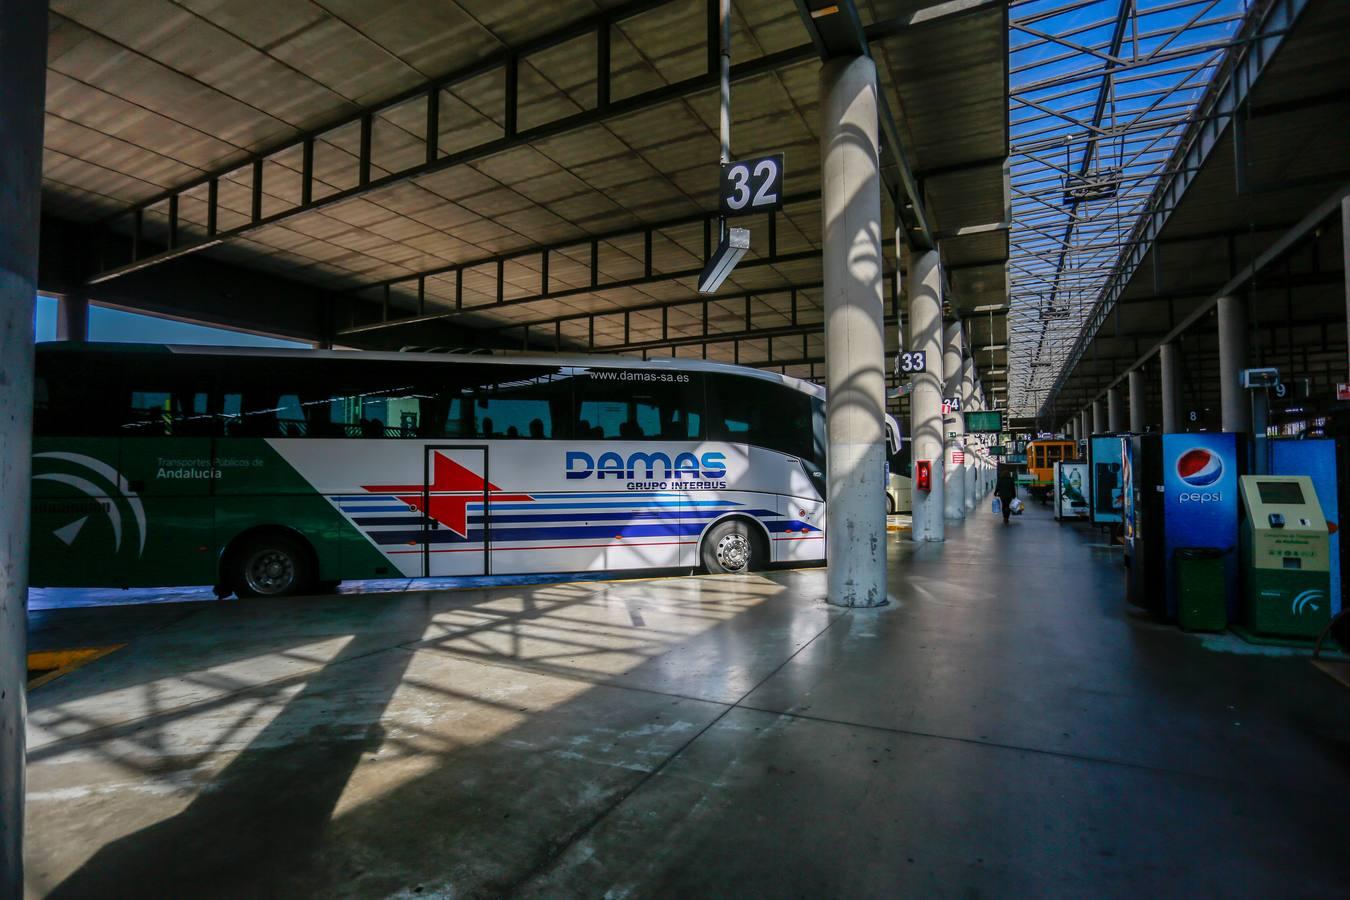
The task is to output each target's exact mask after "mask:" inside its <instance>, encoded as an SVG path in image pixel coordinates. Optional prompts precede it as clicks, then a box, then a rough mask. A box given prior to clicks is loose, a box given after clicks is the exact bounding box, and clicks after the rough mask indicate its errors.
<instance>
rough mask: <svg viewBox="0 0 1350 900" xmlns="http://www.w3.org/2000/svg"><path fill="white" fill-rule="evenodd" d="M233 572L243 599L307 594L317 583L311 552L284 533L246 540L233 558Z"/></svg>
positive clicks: (232, 582) (233, 583)
mask: <svg viewBox="0 0 1350 900" xmlns="http://www.w3.org/2000/svg"><path fill="white" fill-rule="evenodd" d="M229 569H230V571H229V573H228V576H229V583H230V585H231V586H232V587H233V588H234V592H235V594H236V595H238V596H240V597H285V596H289V595H292V594H303V593H305V592H307V591H308V590H309V589H310V588H311V587H312V585H313V583H314V567H313V563H312V562H311V559H310V555H309V553H308V550H307V548H306V547H304V546H303V545H302V544H301V543H300V542H299V541H297V540H296V539H295V538H292V537H290V536H289V535H286V534H284V533H282V532H265V533H262V534H257V535H253V536H251V537H248V538H246V539H245V540H244V541H243V542H242V543H241V544H240V545H239V547H237V548H236V549H235V550H234V552H232V553H231V554H230V564H229Z"/></svg>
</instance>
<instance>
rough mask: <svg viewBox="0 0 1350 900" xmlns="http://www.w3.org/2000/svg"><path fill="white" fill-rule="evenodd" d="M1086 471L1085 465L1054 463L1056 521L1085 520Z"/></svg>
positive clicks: (1079, 463) (1086, 507)
mask: <svg viewBox="0 0 1350 900" xmlns="http://www.w3.org/2000/svg"><path fill="white" fill-rule="evenodd" d="M1087 470H1088V467H1087V463H1081V462H1057V463H1055V518H1056V519H1060V520H1063V519H1083V518H1087V515H1088V501H1087V481H1088V472H1087Z"/></svg>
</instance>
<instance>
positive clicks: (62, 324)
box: [56, 294, 89, 341]
mask: <svg viewBox="0 0 1350 900" xmlns="http://www.w3.org/2000/svg"><path fill="white" fill-rule="evenodd" d="M56 339H57V340H58V341H87V340H89V298H88V297H86V296H84V295H83V294H66V295H64V296H62V297H61V298H59V299H58V300H57V301H56Z"/></svg>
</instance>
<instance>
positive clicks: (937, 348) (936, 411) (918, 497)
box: [909, 250, 945, 541]
mask: <svg viewBox="0 0 1350 900" xmlns="http://www.w3.org/2000/svg"><path fill="white" fill-rule="evenodd" d="M909 333H910V342H909V349H910V350H911V351H918V350H922V351H923V353H924V356H925V358H926V360H927V363H928V366H927V371H925V372H922V373H920V374H918V375H915V376H914V377H913V379H912V382H913V385H914V388H913V390H912V391H910V397H909V408H910V434H911V435H912V436H913V457H914V462H915V466H916V468H917V465H918V462H919V461H920V460H928V461H929V463H930V464H931V466H932V490H931V491H921V490H919V489H918V487H917V482H916V486H915V487H914V489H913V492H912V498H911V503H912V505H913V507H914V514H913V515H914V525H913V528H912V530H911V531H910V534H911V535H912V536H913V538H914V540H916V541H940V540H942V539H943V537H944V531H945V527H944V524H943V512H942V495H943V491H942V463H943V453H942V445H943V435H942V387H943V377H942V273H941V270H940V269H939V266H938V255H937V252H936V251H932V250H929V251H926V252H922V253H915V254H914V255H913V256H912V258H911V260H910V273H909Z"/></svg>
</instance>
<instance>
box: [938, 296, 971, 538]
mask: <svg viewBox="0 0 1350 900" xmlns="http://www.w3.org/2000/svg"><path fill="white" fill-rule="evenodd" d="M963 344H964V341H963V340H962V334H961V323H960V322H952V323H951V324H950V325H948V326H947V329H946V331H945V332H944V340H943V349H942V374H943V378H944V383H945V387H944V389H943V397H944V398H946V399H952V398H959V397H960V396H961V366H962V361H963V360H962V355H963V354H962V351H963ZM965 434H966V425H965V421H964V420H963V419H962V417H961V414H960V413H959V412H955V411H953V412H949V413H947V414H946V415H945V416H943V417H942V435H943V437H944V438H946V441H945V444H944V446H945V448H946V452H945V454H944V458H945V467H944V469H943V471H944V473H945V479H944V482H943V491H944V492H945V494H944V497H945V499H944V500H943V514H944V515H945V516H946V517H947V518H948V519H952V520H954V521H955V520H959V519H964V518H965V517H966V475H965V471H964V469H965V464H964V463H958V462H956V454H958V453H960V454H961V455H962V456H964V455H965V450H964V438H965Z"/></svg>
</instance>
